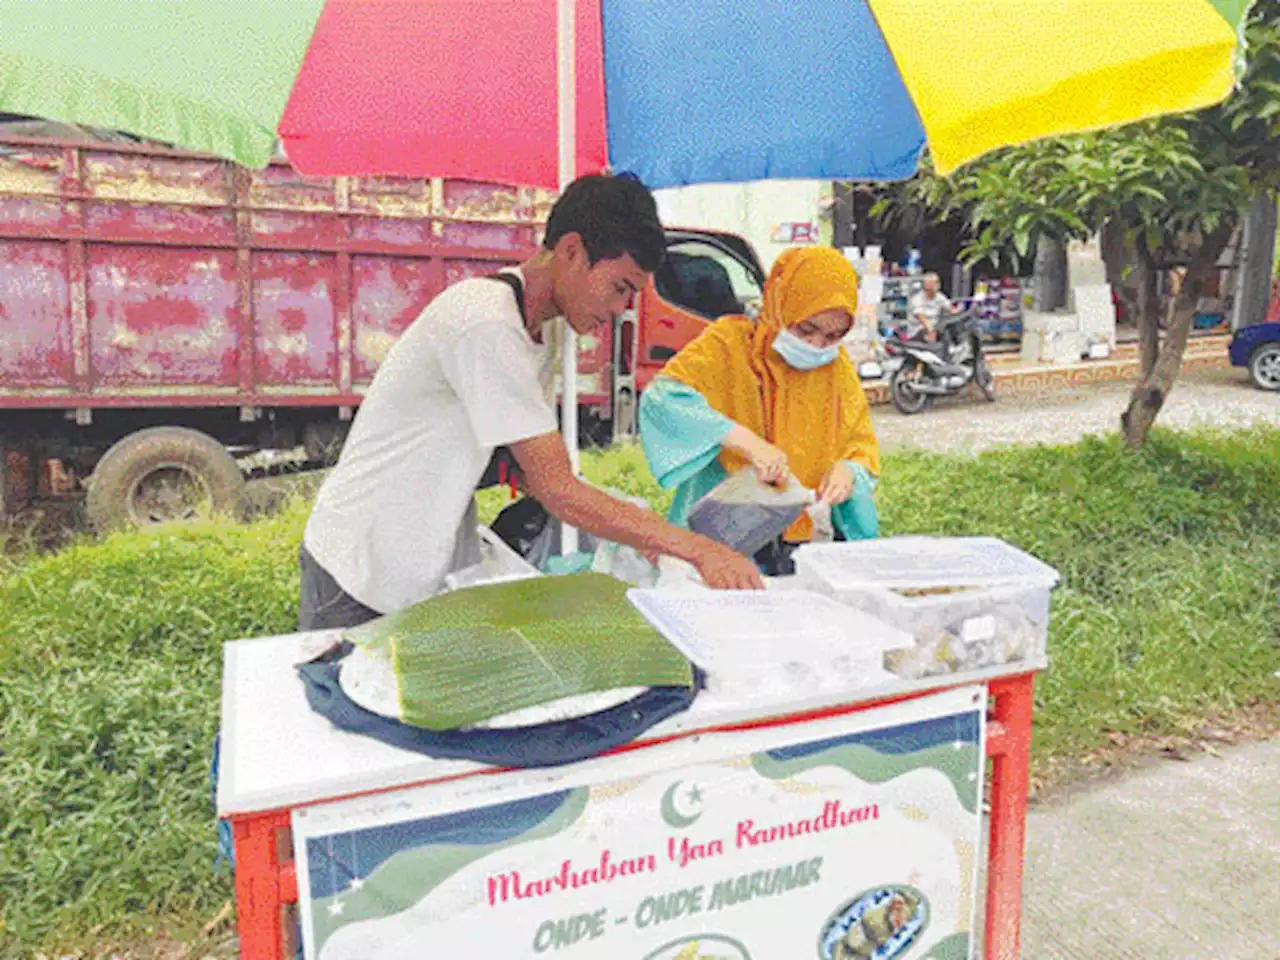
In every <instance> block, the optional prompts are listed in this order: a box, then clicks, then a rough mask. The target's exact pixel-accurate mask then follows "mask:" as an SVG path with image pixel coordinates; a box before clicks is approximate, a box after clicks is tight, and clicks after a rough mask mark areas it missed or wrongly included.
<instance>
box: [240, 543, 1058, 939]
mask: <svg viewBox="0 0 1280 960" xmlns="http://www.w3.org/2000/svg"><path fill="white" fill-rule="evenodd" d="M867 543H868V544H869V545H870V546H869V547H864V548H863V550H864V552H865V551H866V550H867V549H870V550H872V551H874V550H875V549H881V550H882V551H883V550H884V549H888V550H889V551H890V552H894V551H897V554H898V555H900V556H904V557H905V556H909V555H913V556H914V557H915V560H914V561H912V562H911V563H910V564H909V565H908V566H906V567H900V568H898V569H896V570H895V568H894V567H893V565H892V563H887V562H886V557H888V556H889V554H886V553H884V552H882V553H881V554H879V555H876V554H874V552H872V553H865V556H863V557H862V559H861V560H858V561H857V562H855V563H853V564H852V565H850V564H847V563H844V561H845V560H847V559H848V557H849V556H850V555H851V554H850V552H849V551H848V550H845V549H843V548H845V547H848V546H852V545H833V547H831V548H826V547H819V548H815V549H814V550H812V551H810V552H809V553H808V554H805V553H804V552H803V551H802V561H803V562H802V563H801V564H800V571H799V573H798V574H797V576H796V577H794V578H787V582H781V581H776V582H771V583H770V588H771V589H770V590H767V591H765V592H764V593H762V594H756V595H754V596H747V595H745V594H730V595H723V594H720V595H718V594H715V593H714V592H712V591H690V590H683V591H682V590H641V591H633V592H632V596H631V601H632V603H634V604H635V606H636V607H637V609H640V610H641V611H642V612H643V613H645V615H646V616H647V617H648V618H649V619H650V620H651V621H652V622H654V623H655V624H660V625H661V627H662V630H663V633H664V634H665V635H667V636H668V637H670V638H671V639H672V643H673V644H674V645H675V646H677V648H678V649H680V650H681V651H682V652H686V653H687V654H688V655H689V656H690V659H691V660H692V661H693V662H695V663H698V664H699V665H706V666H707V669H708V673H709V680H708V684H707V689H706V690H704V691H703V692H702V693H700V694H699V696H698V697H697V698H696V699H695V700H694V702H693V704H692V706H691V707H690V708H689V709H688V710H686V711H684V712H683V713H681V714H679V715H677V716H675V717H672V718H670V719H668V720H666V721H663V722H662V723H661V724H659V725H658V726H655V727H653V728H652V729H651V730H649V731H648V732H646V733H645V734H644V735H643V736H641V737H640V738H638V739H637V740H636V741H634V742H632V743H630V744H628V745H626V746H625V747H623V748H621V749H619V750H616V751H613V752H612V753H609V754H606V755H603V756H599V757H595V758H593V759H589V760H586V761H582V762H579V763H574V764H569V765H566V766H559V767H552V768H543V769H500V768H497V767H492V766H485V765H481V764H477V763H472V762H468V761H460V760H438V759H432V758H430V757H427V756H423V755H421V754H418V753H413V752H408V751H404V750H400V749H397V748H393V747H390V746H387V745H385V744H383V743H379V742H376V741H373V740H369V739H367V738H363V737H359V736H355V735H352V734H350V733H345V732H343V731H340V730H337V729H335V728H334V727H333V726H331V725H330V724H329V723H328V722H327V721H326V720H325V719H324V718H323V717H321V716H319V715H318V714H316V713H314V712H313V711H312V710H311V709H310V708H309V707H308V704H307V702H306V698H305V696H304V693H303V690H302V687H301V684H300V683H298V681H297V679H296V678H295V677H294V675H293V673H294V667H295V665H296V664H298V663H299V662H300V661H303V660H306V659H307V658H308V657H309V656H311V655H312V654H313V653H314V652H315V650H317V649H319V648H321V647H323V646H325V645H326V644H328V643H330V642H331V641H332V639H333V637H332V636H326V635H325V634H299V635H291V636H283V637H273V638H264V639H250V640H241V641H235V642H232V643H229V644H227V646H226V657H225V675H224V686H223V734H222V737H223V748H222V764H221V772H220V779H219V785H218V809H219V815H220V816H221V817H224V818H226V819H227V820H229V821H230V823H231V827H232V832H233V836H234V845H235V860H236V897H237V903H238V910H239V929H240V938H241V951H242V955H243V956H245V957H250V958H255V960H257V958H268V960H277V958H281V960H282V958H285V957H291V956H293V955H294V952H295V951H296V949H297V944H296V940H295V938H296V936H297V931H298V930H299V929H301V931H302V940H303V946H304V950H305V955H306V956H307V957H319V958H324V960H342V958H350V960H355V958H357V957H361V958H365V960H390V958H398V957H409V956H422V955H423V953H422V951H423V949H424V946H429V947H430V949H431V951H432V952H434V951H436V950H439V951H441V952H444V951H448V952H451V953H452V952H458V951H463V950H465V951H467V952H469V953H473V954H479V955H483V956H529V957H534V956H540V955H544V954H545V955H551V954H556V955H566V956H572V957H597V956H599V957H605V956H608V957H612V956H618V955H622V956H632V957H644V958H653V960H677V958H678V960H693V958H699V957H735V958H739V957H740V958H758V960H768V958H793V957H800V956H816V957H820V958H825V960H834V958H837V957H838V958H842V960H853V958H857V957H867V958H871V957H876V958H887V957H895V956H899V955H904V954H905V953H906V952H907V951H908V949H909V948H910V950H911V955H912V956H921V957H925V956H927V957H932V958H934V960H944V958H962V957H970V956H974V955H975V951H976V949H977V948H978V946H979V944H981V945H982V955H983V956H984V957H987V958H992V960H994V958H1000V960H1012V958H1014V957H1016V956H1017V955H1018V923H1019V914H1020V907H1021V874H1022V859H1023V857H1022V847H1023V836H1024V821H1025V811H1026V797H1027V787H1028V754H1029V748H1030V737H1031V713H1032V687H1033V681H1034V675H1035V673H1036V672H1037V671H1038V670H1040V669H1042V668H1043V667H1044V666H1045V652H1044V637H1045V635H1046V634H1047V615H1048V596H1049V592H1050V590H1051V589H1052V585H1053V583H1055V582H1056V574H1054V573H1053V571H1051V570H1049V568H1043V567H1040V568H1038V569H1037V568H1035V567H1030V566H1023V567H1022V568H1021V569H1019V570H1016V571H1015V570H1011V569H1003V570H1000V569H995V568H998V567H1000V566H1001V564H1005V566H1006V568H1007V567H1008V564H1007V561H1009V560H1010V559H1012V560H1014V561H1016V562H1015V564H1014V565H1015V566H1017V564H1019V563H1022V562H1023V559H1024V558H1025V560H1027V561H1030V563H1031V564H1036V561H1034V560H1032V559H1031V558H1026V556H1025V555H1024V554H1017V552H1016V551H1012V552H1010V551H1009V550H1007V549H1004V550H994V549H993V548H992V544H996V545H999V542H998V541H980V540H970V541H959V540H951V541H948V540H935V539H932V538H895V539H888V540H884V541H870V542H867ZM881 545H884V546H881ZM931 545H932V546H931ZM940 546H941V547H943V548H947V549H936V548H939V547H940ZM999 546H1000V547H1003V545H999ZM952 547H954V548H955V549H950V548H952ZM930 549H935V551H936V552H935V553H934V554H932V555H931V554H930ZM948 549H950V552H949V553H948ZM922 551H923V552H922ZM984 551H985V552H984ZM857 553H858V551H857V550H854V551H853V552H852V555H857ZM983 556H985V557H986V558H987V559H988V560H992V558H994V560H992V563H993V564H994V566H992V565H991V564H989V565H988V566H987V567H986V568H983V567H982V566H981V563H980V562H978V561H975V560H974V558H975V557H978V558H981V557H983ZM960 557H964V558H967V560H966V565H965V566H964V567H960V568H955V567H953V565H954V563H955V562H956V560H957V558H960ZM868 564H870V566H871V567H874V568H878V569H879V570H880V571H881V574H882V577H881V583H879V584H871V583H868V582H866V580H865V579H862V578H863V575H864V572H865V569H866V568H867V565H868ZM931 564H932V568H931V570H928V571H925V572H926V574H927V576H926V577H924V579H927V580H930V581H932V582H934V584H935V586H934V587H932V588H924V587H921V586H920V585H919V584H920V583H921V582H923V581H922V577H921V575H920V573H921V566H922V565H923V566H924V567H929V566H930V565H931ZM975 564H976V565H975ZM943 568H951V569H952V573H951V574H950V575H949V579H950V580H952V581H953V582H951V583H949V584H947V585H945V586H941V587H939V586H937V585H936V583H937V581H938V579H939V571H941V570H943ZM943 579H947V578H946V577H944V578H943ZM908 581H910V582H912V583H914V584H915V586H911V587H903V586H902V584H904V583H906V582H908ZM955 581H960V582H955ZM895 584H896V586H895ZM886 585H888V586H886ZM859 589H862V590H866V591H868V594H867V596H865V597H863V598H861V599H858V600H857V601H856V602H858V603H859V604H860V607H853V606H850V605H849V604H850V603H851V601H853V600H854V599H855V598H854V597H853V596H852V593H851V591H856V590H859ZM877 591H878V592H880V593H881V594H882V598H883V597H887V596H890V595H891V596H892V597H893V599H892V600H891V601H888V602H889V603H890V604H891V605H892V604H895V603H896V604H898V605H899V606H900V607H901V608H902V609H899V610H897V611H895V610H891V609H888V608H886V607H881V608H878V609H877V610H876V612H875V613H874V615H873V614H872V613H867V612H864V611H865V610H866V609H867V608H870V607H874V606H875V602H874V596H873V595H874V594H876V593H877ZM1019 611H1021V612H1022V613H1023V614H1025V616H1026V622H1027V623H1030V624H1032V625H1033V629H1032V630H1031V632H1030V633H1028V634H1027V635H1026V637H1024V638H1023V640H1029V641H1030V642H1029V643H1025V642H1023V640H1019V641H1018V642H1017V643H1012V642H1005V641H1004V640H1003V637H1004V636H1005V635H1006V634H1007V633H1008V630H1009V623H1008V618H1009V617H1014V618H1015V619H1016V618H1017V617H1018V616H1019ZM935 613H936V614H938V616H935V615H934V614H935ZM957 617H958V619H956V618H957ZM944 622H947V623H950V624H951V628H950V633H948V634H947V636H948V637H950V640H949V641H948V642H949V643H950V644H951V646H952V647H955V648H956V649H940V648H939V647H938V643H939V642H940V641H942V640H944V639H945V638H943V637H942V636H940V635H937V634H936V626H937V624H940V623H944ZM784 623H790V624H791V626H792V629H793V633H792V634H791V636H792V640H791V642H789V643H787V644H786V645H780V644H777V643H776V642H775V645H774V648H773V649H774V650H776V651H777V653H776V654H775V655H774V657H773V658H772V660H771V661H769V662H768V663H763V662H762V660H763V658H761V657H760V656H759V650H760V649H762V646H761V645H762V644H763V643H767V642H768V641H769V638H770V637H771V636H775V634H776V631H777V630H778V629H779V625H781V624H784ZM931 631H932V632H931ZM735 636H736V637H739V638H740V639H741V642H742V644H743V654H744V655H743V656H742V657H740V658H738V660H739V662H740V664H741V665H740V666H736V667H735V666H733V665H732V662H731V661H729V660H725V659H723V656H724V650H725V649H727V647H726V645H725V643H726V641H727V640H728V638H731V637H735ZM814 638H817V639H814ZM1002 643H1003V644H1004V645H1003V646H1002V645H1001V644H1002ZM833 644H835V645H837V646H838V645H839V644H844V645H845V646H844V647H843V648H842V649H844V651H845V652H844V653H843V654H841V655H839V656H838V657H837V658H836V659H837V660H838V661H839V665H838V666H837V667H835V668H833V669H826V668H827V667H828V666H830V663H832V662H834V661H832V660H831V658H830V654H831V650H832V649H833ZM931 644H932V646H931ZM824 658H826V659H824ZM722 666H723V669H721V668H722ZM895 670H896V671H897V672H895ZM717 678H726V681H727V682H716V680H717ZM988 760H989V761H990V764H989V765H988V763H987V761H988ZM984 797H985V798H986V803H987V805H988V806H989V826H988V827H987V829H988V830H989V834H988V836H987V837H986V838H985V842H984V837H983V835H982V834H983V829H984V816H983V810H984ZM983 868H985V871H984V872H985V879H986V883H985V895H984V893H983V891H982V888H980V887H979V886H978V877H979V876H980V873H981V872H983ZM983 901H985V903H984V902H983ZM979 914H981V915H982V916H983V917H984V927H983V932H982V934H981V936H979V934H978V931H977V917H978V916H979Z"/></svg>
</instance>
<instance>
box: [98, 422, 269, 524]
mask: <svg viewBox="0 0 1280 960" xmlns="http://www.w3.org/2000/svg"><path fill="white" fill-rule="evenodd" d="M244 486H245V483H244V474H243V473H241V472H240V467H239V466H238V465H237V464H236V461H235V458H234V457H232V456H231V454H229V453H228V452H227V450H226V448H225V447H223V446H222V444H220V443H218V441H216V440H214V439H213V438H212V437H210V436H209V435H208V434H204V433H201V432H200V431H198V430H190V429H188V428H186V427H150V428H148V429H146V430H139V431H138V432H137V433H131V434H129V436H127V437H125V438H124V439H123V440H120V441H119V442H117V443H116V444H115V446H113V447H112V448H111V449H110V450H108V451H107V452H106V454H105V455H104V456H103V458H102V459H101V460H99V461H98V465H97V467H95V468H94V471H93V479H92V481H91V482H90V485H89V495H88V498H87V503H86V508H87V510H88V514H89V520H90V521H91V522H92V523H93V525H94V527H95V528H96V529H98V530H99V531H101V532H104V533H105V532H107V531H110V530H116V529H119V528H121V527H128V526H138V527H141V526H149V525H151V524H156V523H166V522H172V521H177V520H189V519H193V518H195V517H196V516H199V515H200V514H202V513H203V512H204V511H205V510H211V511H212V512H214V513H230V514H234V515H237V516H238V515H239V514H240V512H241V510H242V508H243V497H244Z"/></svg>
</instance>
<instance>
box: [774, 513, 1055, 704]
mask: <svg viewBox="0 0 1280 960" xmlns="http://www.w3.org/2000/svg"><path fill="white" fill-rule="evenodd" d="M795 559H796V575H797V577H799V578H801V579H802V580H803V581H804V583H805V584H806V585H807V586H808V588H809V589H811V590H813V591H814V592H817V593H822V594H824V595H826V596H828V597H831V598H832V599H834V600H837V601H839V602H840V603H842V604H845V605H846V606H850V607H853V608H854V609H856V610H859V611H862V612H863V613H868V614H870V615H872V616H873V617H876V618H878V619H880V620H883V621H884V622H885V623H888V624H892V625H893V626H895V627H897V628H899V629H900V630H902V631H904V632H906V633H908V634H910V635H911V637H912V638H913V640H914V641H915V645H914V646H913V647H911V648H910V649H907V650H895V651H889V652H888V653H886V654H885V666H886V667H887V668H888V669H889V670H891V671H892V672H893V673H895V674H897V675H898V676H900V677H903V678H906V679H916V678H919V677H927V676H938V675H941V674H948V673H957V672H961V671H969V670H982V669H987V668H991V667H998V666H1003V665H1005V664H1026V665H1027V666H1028V667H1034V666H1041V665H1043V663H1044V661H1045V656H1046V650H1047V646H1048V640H1049V596H1050V593H1051V592H1052V591H1053V588H1054V587H1055V586H1057V584H1058V582H1059V580H1060V579H1061V578H1060V577H1059V575H1058V571H1056V570H1054V569H1053V568H1052V567H1050V566H1048V565H1047V564H1044V563H1041V562H1040V561H1039V560H1037V559H1036V558H1035V557H1033V556H1031V555H1030V554H1027V553H1024V552H1023V551H1021V550H1019V549H1017V548H1016V547H1013V546H1010V545H1009V544H1007V543H1005V542H1004V541H1002V540H998V539H995V538H993V537H888V538H883V539H879V540H860V541H855V542H851V543H832V544H809V545H806V546H804V547H801V548H800V549H799V550H798V551H796V556H795Z"/></svg>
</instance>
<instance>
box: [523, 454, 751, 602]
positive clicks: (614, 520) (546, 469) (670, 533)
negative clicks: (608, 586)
mask: <svg viewBox="0 0 1280 960" xmlns="http://www.w3.org/2000/svg"><path fill="white" fill-rule="evenodd" d="M511 451H512V453H514V454H515V457H516V462H517V463H519V464H520V470H521V472H522V473H523V474H524V477H525V482H526V484H527V485H528V488H529V492H530V493H531V494H533V496H535V497H537V498H538V500H539V501H541V503H542V505H543V506H544V507H546V508H547V511H548V512H549V513H550V514H551V515H552V516H553V517H555V518H556V519H558V520H560V521H562V522H563V523H567V524H569V525H570V526H574V527H577V528H578V529H580V530H585V531H586V532H587V533H590V534H593V535H595V536H597V537H599V538H600V539H602V540H611V541H613V542H614V543H625V544H626V545H627V546H630V547H634V548H635V549H637V550H639V551H640V552H641V553H643V554H645V555H646V556H654V555H658V554H661V555H663V556H669V557H675V558H677V559H679V560H684V561H686V562H687V563H691V564H693V565H694V567H696V568H697V570H698V572H699V573H700V574H701V575H702V579H703V580H704V581H705V582H706V584H707V585H708V586H711V587H718V588H720V589H730V588H736V589H748V590H749V589H760V588H762V587H763V586H764V581H763V580H761V578H760V573H759V571H758V570H756V567H755V564H754V563H752V562H751V561H750V560H749V559H747V558H746V557H743V556H741V555H740V554H738V553H735V552H734V551H733V550H730V549H729V548H728V547H726V546H724V545H723V544H720V543H717V542H715V541H714V540H709V539H707V538H706V537H702V536H699V535H698V534H696V533H693V532H691V531H689V530H683V529H681V528H679V527H674V526H672V525H671V524H669V523H667V522H666V521H665V520H663V519H662V518H661V517H659V516H658V515H657V514H655V513H651V512H650V511H648V510H642V509H641V508H639V507H635V506H632V505H631V504H629V503H626V502H624V501H622V500H618V499H616V498H614V497H611V496H609V495H608V494H607V493H605V492H604V491H603V490H597V489H596V488H595V487H592V486H590V485H589V484H586V483H583V482H582V481H581V480H579V479H578V478H577V477H575V476H574V475H573V469H572V467H571V466H570V465H569V452H568V451H567V450H566V449H565V446H564V441H563V440H562V439H561V438H560V435H559V434H558V433H548V434H544V435H542V436H540V437H531V438H529V439H528V440H520V441H517V442H515V443H513V444H511Z"/></svg>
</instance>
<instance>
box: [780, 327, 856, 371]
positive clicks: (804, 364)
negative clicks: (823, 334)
mask: <svg viewBox="0 0 1280 960" xmlns="http://www.w3.org/2000/svg"><path fill="white" fill-rule="evenodd" d="M773 349H774V350H775V351H776V352H777V354H778V356H780V357H782V359H783V360H785V361H787V363H788V364H789V365H791V366H792V367H794V368H795V369H797V370H817V369H818V368H819V367H825V366H826V365H827V364H828V363H834V362H835V359H836V357H838V356H839V355H840V345H839V344H836V345H835V346H833V347H815V346H814V345H813V344H811V343H808V342H807V341H805V340H801V339H800V338H799V337H797V336H796V335H795V334H794V333H792V332H791V331H790V330H783V331H781V332H780V333H779V334H778V335H777V336H776V337H774V338H773Z"/></svg>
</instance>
